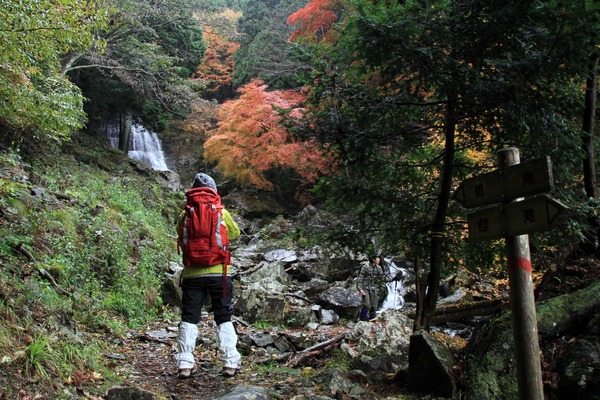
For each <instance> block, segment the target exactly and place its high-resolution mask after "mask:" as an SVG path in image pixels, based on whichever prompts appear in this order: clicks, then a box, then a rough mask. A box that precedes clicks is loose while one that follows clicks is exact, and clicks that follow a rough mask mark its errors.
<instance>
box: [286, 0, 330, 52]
mask: <svg viewBox="0 0 600 400" xmlns="http://www.w3.org/2000/svg"><path fill="white" fill-rule="evenodd" d="M336 8H337V6H336V4H335V0H312V1H311V2H310V3H308V4H307V5H306V7H304V8H301V9H300V10H298V11H296V12H295V13H293V14H292V15H290V16H289V17H288V19H287V23H288V24H289V25H292V26H296V27H297V28H296V30H295V31H294V32H293V33H292V35H291V36H290V37H289V39H288V40H289V41H292V42H294V41H297V40H299V39H300V38H304V39H307V40H308V41H311V42H315V41H320V40H322V39H323V38H324V37H326V34H327V33H328V32H329V30H330V29H331V26H332V25H333V23H334V22H336V21H337V20H338V17H337V15H336V14H335V13H334V11H335V9H336Z"/></svg>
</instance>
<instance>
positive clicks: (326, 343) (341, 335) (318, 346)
mask: <svg viewBox="0 0 600 400" xmlns="http://www.w3.org/2000/svg"><path fill="white" fill-rule="evenodd" d="M345 337H346V333H342V334H339V335H337V336H336V337H334V338H333V339H329V340H326V341H324V342H321V343H319V344H315V345H314V346H311V347H309V348H308V349H304V350H302V351H300V352H299V353H310V352H312V351H314V350H319V349H322V348H323V347H327V346H329V345H330V344H334V343H337V342H340V341H342V340H343V339H344V338H345Z"/></svg>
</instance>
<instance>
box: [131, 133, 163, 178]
mask: <svg viewBox="0 0 600 400" xmlns="http://www.w3.org/2000/svg"><path fill="white" fill-rule="evenodd" d="M128 155H129V157H131V158H133V159H134V160H138V161H142V162H145V163H146V164H148V165H150V167H152V168H153V169H155V170H158V171H166V170H168V169H169V168H168V167H167V163H166V162H165V155H164V153H163V151H162V144H161V142H160V139H159V138H158V135H157V134H156V132H154V131H151V130H148V129H146V128H145V127H144V126H143V125H141V124H133V125H132V126H131V146H130V150H129V152H128Z"/></svg>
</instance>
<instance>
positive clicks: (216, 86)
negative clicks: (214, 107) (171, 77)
mask: <svg viewBox="0 0 600 400" xmlns="http://www.w3.org/2000/svg"><path fill="white" fill-rule="evenodd" d="M204 40H205V41H206V43H207V46H206V52H205V53H204V58H203V59H202V63H201V64H200V65H199V66H198V70H197V71H196V73H195V74H194V78H195V79H200V80H202V81H203V82H204V84H205V85H206V90H205V92H206V95H207V96H208V97H212V98H216V99H220V98H221V97H222V96H220V94H222V93H225V94H226V93H228V92H229V90H232V89H231V88H232V84H233V73H234V69H235V66H234V62H233V55H234V53H235V52H236V51H237V50H238V49H239V48H240V45H239V43H235V42H231V41H228V40H226V39H225V38H223V37H222V36H221V35H219V34H218V33H215V31H214V30H213V28H210V27H206V28H205V31H204Z"/></svg>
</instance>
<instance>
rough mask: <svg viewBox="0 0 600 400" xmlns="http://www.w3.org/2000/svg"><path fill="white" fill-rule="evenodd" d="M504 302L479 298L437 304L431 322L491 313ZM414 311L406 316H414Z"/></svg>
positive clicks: (502, 305) (456, 319) (442, 321)
mask: <svg viewBox="0 0 600 400" xmlns="http://www.w3.org/2000/svg"><path fill="white" fill-rule="evenodd" d="M505 306H506V304H505V302H504V301H502V300H500V299H495V300H480V301H473V302H469V303H458V304H449V305H444V306H438V307H437V308H436V309H435V314H434V315H433V321H432V322H433V323H434V324H440V323H444V322H455V321H460V320H462V319H466V318H471V317H481V316H486V315H492V314H495V313H496V312H498V311H499V310H501V309H502V308H503V307H505ZM414 315H415V313H414V312H409V313H407V316H408V317H409V318H414Z"/></svg>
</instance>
